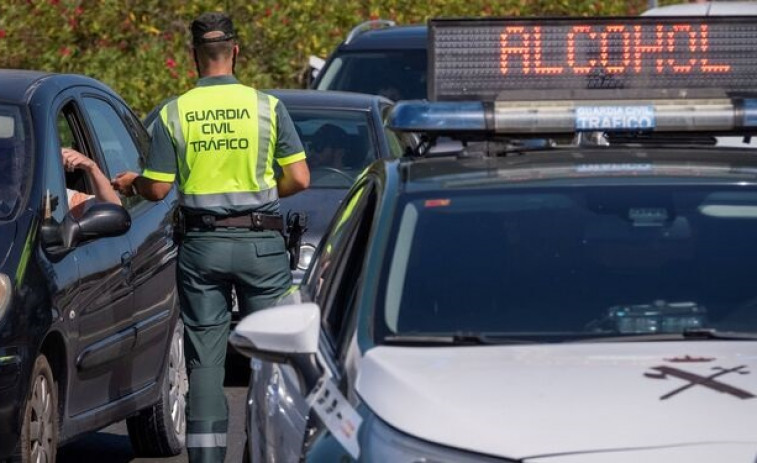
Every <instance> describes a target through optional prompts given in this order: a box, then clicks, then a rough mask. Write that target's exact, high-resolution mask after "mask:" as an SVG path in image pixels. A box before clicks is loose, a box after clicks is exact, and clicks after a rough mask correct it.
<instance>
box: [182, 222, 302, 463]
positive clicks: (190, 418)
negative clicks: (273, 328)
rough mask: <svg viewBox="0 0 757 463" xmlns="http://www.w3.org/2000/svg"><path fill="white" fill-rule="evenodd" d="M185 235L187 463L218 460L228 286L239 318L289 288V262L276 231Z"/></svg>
mask: <svg viewBox="0 0 757 463" xmlns="http://www.w3.org/2000/svg"><path fill="white" fill-rule="evenodd" d="M226 234H227V235H228V236H224V233H223V232H222V231H215V232H202V231H196V232H189V233H187V235H186V236H185V238H184V239H183V241H182V243H181V245H180V247H179V259H178V270H177V271H178V274H177V282H178V290H179V297H180V300H181V308H182V318H183V320H184V326H185V340H186V343H185V350H186V361H187V372H188V374H189V377H190V381H189V384H190V388H189V392H188V405H187V451H188V452H189V458H190V461H203V462H214V463H223V461H224V457H225V454H226V433H227V428H228V415H229V413H228V406H227V403H226V396H225V395H224V390H223V381H224V360H225V358H226V346H227V340H228V335H229V325H230V321H231V287H232V285H233V286H234V288H235V289H236V292H237V298H238V301H239V309H240V311H241V313H242V315H246V314H248V313H250V312H252V311H254V310H257V309H261V308H264V307H270V306H271V305H273V303H274V302H275V301H276V300H277V298H279V297H280V296H281V295H282V294H283V293H284V292H286V290H287V289H289V287H290V285H291V280H292V278H291V273H290V270H289V258H288V255H287V254H286V248H285V244H284V239H283V237H282V235H281V234H280V233H278V232H275V231H262V232H249V231H245V232H235V231H228V232H227V233H226Z"/></svg>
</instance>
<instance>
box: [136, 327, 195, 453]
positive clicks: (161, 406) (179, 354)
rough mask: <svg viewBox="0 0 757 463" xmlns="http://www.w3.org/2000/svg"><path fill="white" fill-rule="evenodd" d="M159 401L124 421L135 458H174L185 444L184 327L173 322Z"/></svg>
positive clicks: (185, 375)
mask: <svg viewBox="0 0 757 463" xmlns="http://www.w3.org/2000/svg"><path fill="white" fill-rule="evenodd" d="M163 376H164V378H163V386H162V391H161V397H160V401H159V402H158V403H156V404H155V405H153V406H152V407H150V408H147V409H145V410H142V411H140V412H139V413H138V414H137V415H134V416H132V417H130V418H127V419H126V428H127V429H128V431H129V438H130V439H131V445H132V448H133V449H134V453H135V454H136V455H137V456H139V457H169V456H174V455H178V454H179V453H181V451H182V449H183V448H184V443H185V441H186V416H185V409H186V403H187V402H186V394H187V370H186V366H185V359H184V324H183V323H182V322H181V320H179V321H177V323H176V328H174V331H173V335H172V336H171V347H170V351H169V354H168V371H167V372H166V374H165V375H163Z"/></svg>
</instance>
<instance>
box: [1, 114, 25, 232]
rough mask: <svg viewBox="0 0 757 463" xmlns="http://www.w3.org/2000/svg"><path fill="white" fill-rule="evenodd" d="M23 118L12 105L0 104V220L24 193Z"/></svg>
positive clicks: (12, 209)
mask: <svg viewBox="0 0 757 463" xmlns="http://www.w3.org/2000/svg"><path fill="white" fill-rule="evenodd" d="M25 127H26V126H25V124H24V119H23V118H22V116H21V111H20V110H19V108H18V107H16V106H8V105H0V220H3V219H6V218H8V217H10V216H12V215H13V214H14V212H15V210H16V208H17V207H18V206H19V205H20V203H21V200H22V198H23V197H24V196H25V191H26V188H27V187H28V186H29V185H30V184H31V182H29V181H28V175H29V172H28V169H29V166H30V160H31V156H30V153H29V137H28V134H27V133H26V129H25Z"/></svg>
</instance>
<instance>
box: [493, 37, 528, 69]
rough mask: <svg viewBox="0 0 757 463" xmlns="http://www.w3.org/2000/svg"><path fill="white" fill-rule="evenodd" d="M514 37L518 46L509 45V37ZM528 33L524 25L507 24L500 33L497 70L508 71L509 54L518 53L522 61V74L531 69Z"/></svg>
mask: <svg viewBox="0 0 757 463" xmlns="http://www.w3.org/2000/svg"><path fill="white" fill-rule="evenodd" d="M511 37H516V38H517V39H518V40H519V44H520V46H512V45H510V38H511ZM529 38H530V34H529V33H528V32H526V28H525V27H521V26H509V27H506V28H505V32H503V33H502V34H501V35H500V42H499V43H500V58H499V70H500V72H501V73H502V74H507V73H508V72H510V55H520V58H521V62H522V63H523V74H528V73H529V72H530V71H531V52H530V50H529V45H530V40H529Z"/></svg>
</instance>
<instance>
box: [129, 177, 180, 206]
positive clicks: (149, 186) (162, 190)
mask: <svg viewBox="0 0 757 463" xmlns="http://www.w3.org/2000/svg"><path fill="white" fill-rule="evenodd" d="M172 186H173V183H166V182H158V181H156V180H152V179H149V178H147V177H142V176H139V177H137V178H135V179H134V188H135V189H136V190H137V193H139V195H140V196H142V197H143V198H145V199H149V200H150V201H160V200H161V199H163V198H165V197H166V195H168V192H169V191H171V187H172Z"/></svg>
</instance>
